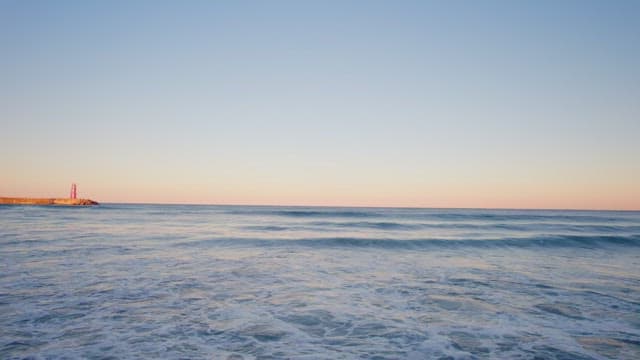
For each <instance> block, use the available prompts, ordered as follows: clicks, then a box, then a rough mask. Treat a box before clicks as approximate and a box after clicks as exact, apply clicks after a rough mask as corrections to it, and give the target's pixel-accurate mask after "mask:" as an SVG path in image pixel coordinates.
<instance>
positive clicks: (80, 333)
mask: <svg viewBox="0 0 640 360" xmlns="http://www.w3.org/2000/svg"><path fill="white" fill-rule="evenodd" d="M0 258H1V259H2V261H1V262H0V358H1V359H23V358H33V359H59V358H94V359H103V358H110V359H139V358H168V359H236V360H237V359H488V358H492V359H495V358H500V359H638V358H640V212H616V211H554V210H463V209H391V208H331V207H269V206H203V205H123V204H103V205H100V206H97V207H55V208H54V207H38V206H0Z"/></svg>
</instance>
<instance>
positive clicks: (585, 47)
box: [0, 0, 640, 209]
mask: <svg viewBox="0 0 640 360" xmlns="http://www.w3.org/2000/svg"><path fill="white" fill-rule="evenodd" d="M0 134H1V141H0V169H1V170H0V196H47V197H54V196H59V197H64V196H67V194H68V188H69V185H70V183H71V182H72V181H75V182H77V183H78V186H79V193H80V195H81V196H82V197H89V198H92V199H95V200H98V201H102V202H160V203H174V202H178V203H213V204H215V203H222V204H297V205H358V206H370V205H372V206H424V207H508V208H578V209H640V1H557V0H554V1H437V2H430V1H314V2H311V1H255V2H253V1H227V2H222V1H173V2H161V1H121V2H118V1H24V0H15V1H6V0H0Z"/></svg>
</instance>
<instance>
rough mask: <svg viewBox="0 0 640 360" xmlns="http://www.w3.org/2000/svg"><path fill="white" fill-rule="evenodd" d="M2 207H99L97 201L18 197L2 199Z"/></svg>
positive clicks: (0, 201) (0, 202)
mask: <svg viewBox="0 0 640 360" xmlns="http://www.w3.org/2000/svg"><path fill="white" fill-rule="evenodd" d="M0 204H2V205H62V206H64V205H66V206H90V205H98V202H97V201H93V200H90V199H71V198H21V197H20V198H17V197H0Z"/></svg>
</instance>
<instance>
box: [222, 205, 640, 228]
mask: <svg viewBox="0 0 640 360" xmlns="http://www.w3.org/2000/svg"><path fill="white" fill-rule="evenodd" d="M226 213H227V214H230V215H243V216H275V217H288V218H309V219H313V218H346V219H349V218H384V219H393V220H395V219H402V220H407V219H411V220H427V221H429V220H431V221H447V222H468V221H491V222H541V223H545V222H563V223H576V224H585V223H599V224H602V223H612V222H614V223H627V222H631V223H637V222H638V219H639V213H638V212H631V211H629V212H614V211H600V212H591V211H570V212H568V211H556V210H549V211H544V210H519V211H511V210H459V211H451V210H435V209H384V208H378V209H375V208H363V209H348V208H345V209H338V208H326V209H325V208H306V209H279V208H260V209H256V208H252V209H245V210H243V209H230V210H227V211H226Z"/></svg>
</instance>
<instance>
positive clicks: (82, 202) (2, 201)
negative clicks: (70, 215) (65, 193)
mask: <svg viewBox="0 0 640 360" xmlns="http://www.w3.org/2000/svg"><path fill="white" fill-rule="evenodd" d="M0 205H66V206H88V205H98V202H97V201H93V200H90V199H78V198H77V187H76V184H71V192H70V194H69V197H68V198H23V197H0Z"/></svg>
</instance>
